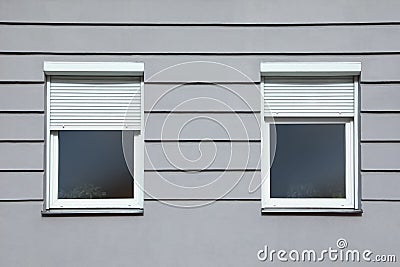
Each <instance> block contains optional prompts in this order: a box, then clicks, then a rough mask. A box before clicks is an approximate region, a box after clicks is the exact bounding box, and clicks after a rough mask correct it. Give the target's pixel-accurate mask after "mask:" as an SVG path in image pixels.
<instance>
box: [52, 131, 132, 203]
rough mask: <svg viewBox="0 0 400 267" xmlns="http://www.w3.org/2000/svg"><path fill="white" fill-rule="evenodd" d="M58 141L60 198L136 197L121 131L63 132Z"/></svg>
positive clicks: (60, 133)
mask: <svg viewBox="0 0 400 267" xmlns="http://www.w3.org/2000/svg"><path fill="white" fill-rule="evenodd" d="M58 138H59V172H58V186H59V191H58V195H59V198H61V199H71V198H80V199H89V198H93V199H99V198H133V178H132V176H131V174H130V172H129V170H128V167H127V165H126V163H125V159H124V154H123V150H122V132H121V131H60V132H59V134H58ZM124 141H125V139H124ZM131 145H132V147H133V132H132V138H131ZM132 151H133V150H132ZM132 153H133V152H132ZM132 158H133V157H132Z"/></svg>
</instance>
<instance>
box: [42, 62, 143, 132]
mask: <svg viewBox="0 0 400 267" xmlns="http://www.w3.org/2000/svg"><path fill="white" fill-rule="evenodd" d="M44 72H45V74H46V75H47V77H46V78H47V125H48V129H49V130H142V124H143V122H142V120H143V92H142V91H143V74H144V64H143V63H141V62H44Z"/></svg>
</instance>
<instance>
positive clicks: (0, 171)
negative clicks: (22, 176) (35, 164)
mask: <svg viewBox="0 0 400 267" xmlns="http://www.w3.org/2000/svg"><path fill="white" fill-rule="evenodd" d="M2 172H42V173H44V170H43V169H42V170H39V169H37V170H32V169H17V170H13V169H7V170H4V169H0V173H2Z"/></svg>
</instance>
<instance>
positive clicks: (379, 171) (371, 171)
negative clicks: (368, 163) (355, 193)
mask: <svg viewBox="0 0 400 267" xmlns="http://www.w3.org/2000/svg"><path fill="white" fill-rule="evenodd" d="M361 172H362V173H398V174H399V175H400V169H398V170H364V169H361Z"/></svg>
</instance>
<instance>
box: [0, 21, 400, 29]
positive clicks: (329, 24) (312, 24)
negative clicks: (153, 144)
mask: <svg viewBox="0 0 400 267" xmlns="http://www.w3.org/2000/svg"><path fill="white" fill-rule="evenodd" d="M0 25H21V26H82V27H85V26H89V27H90V26H99V27H114V26H115V27H135V26H140V27H141V26H150V27H151V26H157V27H174V26H176V27H202V26H205V27H249V28H251V27H315V26H317V27H332V26H390V25H400V21H371V22H320V23H318V22H307V23H294V22H292V23H263V22H260V23H257V22H246V23H240V22H237V23H229V22H221V23H215V22H210V23H204V22H199V23H185V22H178V23H163V22H152V23H145V22H136V23H123V22H105V23H103V22H37V21H24V22H21V21H0Z"/></svg>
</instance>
